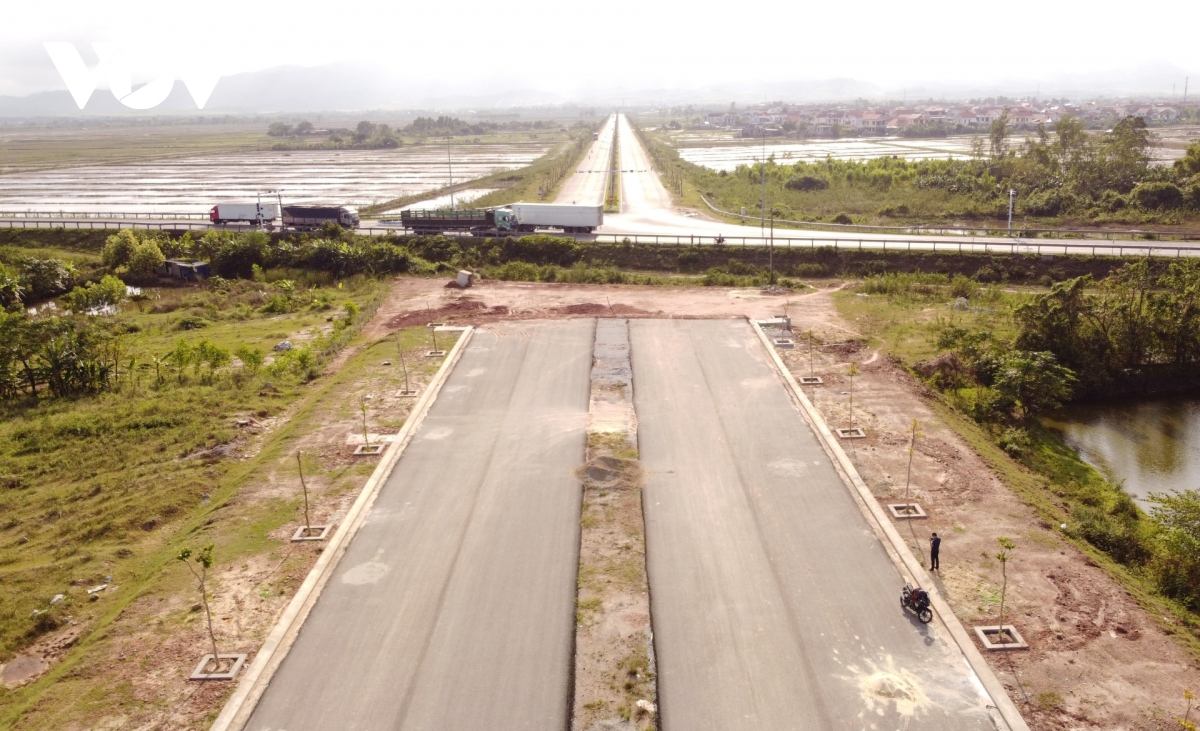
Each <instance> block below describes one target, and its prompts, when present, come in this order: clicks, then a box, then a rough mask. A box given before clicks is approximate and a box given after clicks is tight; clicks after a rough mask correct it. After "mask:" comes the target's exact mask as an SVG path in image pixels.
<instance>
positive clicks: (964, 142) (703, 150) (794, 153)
mask: <svg viewBox="0 0 1200 731" xmlns="http://www.w3.org/2000/svg"><path fill="white" fill-rule="evenodd" d="M974 139H975V138H974V137H972V136H962V137H944V138H933V139H906V138H903V137H869V138H847V139H839V140H798V141H794V142H780V141H778V140H776V141H772V140H770V139H768V140H767V144H766V155H767V157H768V158H770V157H771V156H774V158H775V161H776V162H779V163H786V162H789V161H790V162H801V161H804V162H814V161H819V160H824V159H825V158H826V157H831V158H834V159H835V160H870V159H872V158H877V157H892V156H895V157H898V158H901V159H904V160H928V159H941V160H945V159H951V158H952V159H956V160H963V159H967V158H969V157H970V156H971V145H972V142H973V141H974ZM675 140H676V144H680V145H688V144H694V145H699V144H700V140H699V139H689V138H684V137H676V138H675ZM1023 140H1024V137H1023V136H1022V137H1013V138H1011V139H1010V144H1011V145H1013V146H1014V147H1017V146H1019V145H1020V144H1021V142H1022V141H1023ZM714 141H715V144H713V145H703V146H696V147H680V149H679V156H680V157H682V158H683V159H684V160H686V161H688V162H691V163H695V164H696V165H703V166H705V167H707V168H711V169H713V170H728V171H733V170H734V169H736V168H737V166H738V165H753V164H755V163H757V162H758V161H759V160H761V159H762V158H763V151H764V148H763V145H762V144H761V143H760V144H752V143H748V142H747V141H745V140H742V141H740V142H735V141H734V139H733V138H732V137H730V138H729V139H728V140H714ZM984 149H985V150H986V149H987V147H986V140H985V145H984ZM1150 156H1151V158H1152V159H1153V160H1154V161H1155V162H1157V163H1159V164H1167V163H1169V162H1171V161H1173V160H1175V159H1177V158H1179V157H1182V156H1183V150H1182V149H1172V148H1165V147H1155V148H1152V149H1151V150H1150Z"/></svg>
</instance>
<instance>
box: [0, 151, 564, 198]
mask: <svg viewBox="0 0 1200 731" xmlns="http://www.w3.org/2000/svg"><path fill="white" fill-rule="evenodd" d="M547 149H548V148H547V146H546V145H545V144H544V143H537V144H520V143H516V144H495V145H463V146H461V147H458V148H455V149H453V151H452V153H453V164H454V180H455V181H456V182H462V181H466V180H471V179H473V178H480V177H483V176H484V175H488V174H491V173H493V172H496V171H500V170H512V169H515V168H519V167H523V166H525V165H528V164H529V163H531V162H533V161H534V160H536V159H537V158H539V157H541V156H542V155H543V154H545V153H546V151H547ZM448 178H449V172H448V170H447V167H446V148H445V147H442V148H437V147H434V146H410V147H404V148H401V149H398V150H313V151H299V150H298V151H292V152H274V151H272V152H256V153H238V154H222V155H211V156H205V157H191V158H183V159H178V160H154V161H147V162H136V163H130V164H127V165H92V166H86V167H76V168H63V169H58V170H44V171H35V172H34V171H31V172H21V173H12V174H9V175H0V211H2V212H23V211H45V212H57V211H69V212H130V213H162V212H168V213H204V212H207V211H208V210H209V209H210V208H212V206H213V204H214V203H216V202H218V201H224V200H247V201H253V200H254V196H255V193H256V192H258V191H262V190H281V191H282V193H283V202H284V204H285V205H286V204H289V203H334V204H341V205H359V206H362V205H366V204H370V203H380V202H383V201H387V200H391V199H392V198H400V197H402V196H406V195H412V194H414V193H421V192H424V191H427V190H436V189H437V188H441V187H442V186H444V185H446V183H447V181H448Z"/></svg>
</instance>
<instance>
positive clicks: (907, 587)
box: [900, 583, 933, 624]
mask: <svg viewBox="0 0 1200 731" xmlns="http://www.w3.org/2000/svg"><path fill="white" fill-rule="evenodd" d="M900 606H901V607H903V608H905V609H911V610H912V611H914V612H916V614H917V619H919V620H921V621H922V622H924V623H925V624H929V623H930V622H931V621H933V610H932V609H930V608H929V594H928V593H926V591H925V590H924V589H921V588H917V587H914V586H913V585H912V584H909V583H905V584H904V588H903V589H901V590H900Z"/></svg>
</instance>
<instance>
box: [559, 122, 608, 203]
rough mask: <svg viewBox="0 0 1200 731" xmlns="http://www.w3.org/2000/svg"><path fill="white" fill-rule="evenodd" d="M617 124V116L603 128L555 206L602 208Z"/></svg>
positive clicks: (563, 189)
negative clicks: (569, 204)
mask: <svg viewBox="0 0 1200 731" xmlns="http://www.w3.org/2000/svg"><path fill="white" fill-rule="evenodd" d="M615 125H616V115H613V116H610V117H609V118H608V119H607V120H606V121H605V122H604V124H603V125H602V126H601V127H600V136H599V138H598V139H597V140H596V141H595V142H593V143H592V147H591V149H590V150H588V153H587V155H585V156H584V158H583V161H582V162H580V163H579V167H577V168H576V169H575V172H574V173H573V174H572V175H571V177H569V178H567V181H566V182H565V183H563V187H562V189H561V190H560V191H559V194H558V197H557V198H555V199H554V202H555V203H577V204H579V205H581V206H582V205H591V206H598V205H601V204H603V203H604V193H605V191H606V190H607V189H608V171H609V163H610V162H611V157H612V144H613V138H614V134H613V132H614V128H615Z"/></svg>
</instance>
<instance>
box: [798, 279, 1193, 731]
mask: <svg viewBox="0 0 1200 731" xmlns="http://www.w3.org/2000/svg"><path fill="white" fill-rule="evenodd" d="M790 314H791V316H792V326H793V331H794V332H795V333H796V334H797V335H798V336H800V335H802V333H804V332H805V331H809V330H812V331H814V332H815V335H816V338H817V340H818V343H823V345H819V346H818V348H817V349H816V352H815V354H814V364H815V374H816V375H817V376H820V377H822V378H823V379H824V381H825V383H824V385H823V386H820V387H815V389H814V388H812V387H810V388H806V393H809V394H812V395H814V396H815V398H814V399H813V400H814V402H815V404H816V406H817V408H818V409H820V411H821V413H822V415H823V416H824V417H825V418H826V420H827V421H828V422H829V424H830V426H833V427H836V426H839V425H843V424H844V423H845V422H847V421H848V406H847V401H848V397H847V391H848V387H849V382H848V378H847V377H846V372H847V369H848V367H849V364H850V363H851V362H852V361H853V362H856V363H858V364H859V368H860V371H861V372H860V374H859V375H858V376H856V377H855V379H854V410H855V416H854V422H855V425H856V426H860V425H861V426H863V427H865V429H866V431H867V435H868V436H867V438H866V439H863V440H856V441H852V442H850V441H848V442H846V443H845V446H846V451H847V453H848V454H849V455H850V457H851V459H852V460H853V461H854V463H855V465H856V466H857V468H858V471H859V473H860V474H861V475H862V477H863V479H864V480H865V481H866V482H867V484H868V485H869V486H870V488H871V490H872V492H873V493H874V494H875V496H876V497H877V498H878V499H879V500H880V502H881V503H884V504H886V503H888V502H902V501H903V500H902V499H903V497H904V489H905V480H906V469H907V465H908V446H909V436H908V435H909V434H910V433H911V428H912V421H913V419H916V420H918V422H919V424H920V426H919V431H920V433H921V434H922V436H921V437H920V438H919V439H918V440H917V444H916V449H915V453H914V455H913V461H912V481H911V492H910V497H911V499H912V501H914V502H917V503H919V504H920V505H921V507H922V508H923V509H924V510H925V512H926V513H927V514H928V516H929V517H928V518H926V519H924V520H914V521H897V529H898V530H899V531H900V534H901V535H902V536H904V537H905V538H906V539H907V540H908V542H909V544H910V546H911V547H912V548H913V550H914V551H915V552H916V553H917V555H919V556H921V555H923V556H925V563H926V565H928V546H929V536H930V533H931V532H934V531H936V532H937V533H938V535H939V536H942V537H943V539H944V540H943V542H942V549H941V569H940V571H939V572H937V574H936V575H935V578H934V580H935V581H936V582H937V584H938V588H939V589H941V590H942V593H943V595H944V596H945V597H946V598H947V599H948V600H949V602H950V604H951V606H952V607H953V608H954V611H955V613H956V614H957V615H958V617H959V619H960V620H961V621H962V622H963V624H965V625H966V626H967V627H968V628H971V627H973V626H976V625H980V624H994V623H995V621H996V619H997V610H998V609H999V601H1000V586H1001V574H1000V566H999V564H998V563H997V562H996V561H995V560H994V558H993V556H994V554H995V553H996V551H997V550H998V545H997V538H998V537H1000V536H1006V537H1009V538H1011V539H1012V540H1013V541H1015V543H1016V544H1017V549H1016V551H1014V552H1013V556H1012V559H1011V560H1010V561H1009V563H1008V593H1007V597H1006V600H1005V605H1006V608H1005V623H1011V624H1014V625H1016V627H1017V628H1018V630H1019V631H1020V632H1021V633H1022V635H1023V636H1024V638H1025V639H1026V641H1027V642H1029V645H1030V649H1029V650H1028V651H1016V652H1007V653H1003V654H997V653H986V654H985V657H986V659H987V660H988V662H989V663H990V664H991V666H992V668H993V669H994V670H995V672H996V673H997V675H998V676H999V677H1000V679H1001V681H1002V682H1003V683H1004V685H1005V687H1006V688H1008V691H1009V695H1010V696H1011V698H1012V699H1013V701H1014V702H1015V703H1016V704H1017V706H1018V708H1020V710H1021V713H1022V714H1023V715H1024V716H1025V718H1026V720H1027V721H1028V722H1029V725H1030V727H1031V728H1033V729H1039V730H1041V729H1046V730H1051V729H1054V730H1059V729H1062V730H1066V729H1072V730H1074V729H1116V728H1119V729H1146V730H1150V729H1167V728H1177V724H1175V721H1174V718H1175V717H1176V716H1182V714H1183V710H1184V701H1183V691H1184V689H1185V688H1197V687H1200V671H1198V670H1197V668H1196V665H1195V662H1194V660H1193V658H1192V657H1191V655H1190V654H1189V652H1188V651H1187V650H1185V649H1184V648H1183V647H1181V646H1180V644H1179V643H1178V642H1177V641H1176V640H1174V639H1173V638H1172V637H1171V636H1170V635H1169V634H1168V633H1167V631H1164V629H1163V627H1162V626H1161V625H1160V623H1159V622H1156V620H1155V618H1154V617H1152V616H1151V615H1150V614H1149V613H1148V612H1147V610H1146V609H1144V608H1143V607H1142V606H1141V605H1139V604H1138V602H1137V601H1135V600H1134V598H1133V597H1131V596H1130V595H1129V593H1128V592H1127V591H1126V590H1125V589H1124V588H1122V587H1121V586H1120V584H1118V583H1117V581H1115V580H1114V579H1113V578H1112V577H1111V576H1110V575H1109V574H1108V573H1106V572H1105V571H1104V570H1103V569H1101V568H1100V567H1099V566H1097V565H1096V563H1095V562H1094V561H1093V560H1092V559H1091V558H1089V557H1088V556H1087V555H1085V554H1084V553H1082V552H1080V551H1079V550H1078V549H1077V548H1075V546H1074V545H1073V544H1071V543H1070V542H1069V541H1067V540H1066V539H1065V538H1063V537H1062V536H1061V535H1060V534H1059V533H1058V532H1057V531H1056V527H1055V526H1052V525H1050V524H1049V523H1046V522H1044V521H1041V520H1039V518H1038V516H1037V514H1036V512H1035V511H1034V510H1033V509H1032V508H1031V507H1029V506H1028V505H1026V504H1025V503H1024V502H1023V501H1022V500H1021V498H1020V497H1018V496H1017V494H1015V493H1014V492H1013V491H1012V490H1011V489H1010V488H1009V487H1008V486H1007V485H1006V484H1005V483H1004V482H1003V480H1002V479H1001V478H1000V477H999V476H998V475H997V474H996V473H995V472H994V471H993V470H992V469H991V468H990V467H989V466H988V464H987V463H986V462H985V461H984V459H983V458H982V457H980V455H979V454H977V453H976V452H975V451H974V450H973V449H972V448H971V446H970V444H969V443H968V441H967V440H966V439H964V438H963V436H961V435H960V431H959V430H956V429H955V428H954V425H952V424H951V422H950V421H949V420H951V419H955V418H957V417H956V416H955V415H954V414H952V413H949V412H946V411H944V410H943V409H942V408H940V405H939V404H937V402H936V400H935V399H934V397H933V394H931V393H930V392H929V391H928V390H927V389H926V388H925V387H924V386H923V385H922V384H921V383H919V382H918V381H916V380H915V379H914V378H912V377H911V376H910V375H909V374H908V373H907V372H905V371H904V370H902V369H901V368H899V367H897V366H896V365H895V364H894V363H893V362H892V361H891V359H890V358H888V357H887V356H886V355H885V354H882V353H879V352H872V351H869V350H866V349H864V348H863V347H862V346H861V341H860V340H858V339H856V336H857V333H855V332H854V330H853V328H852V327H851V324H850V323H846V322H844V321H842V320H841V318H839V317H838V315H837V313H836V310H835V308H834V303H833V298H832V295H831V294H830V293H820V294H817V295H815V296H811V297H805V298H801V299H799V300H797V301H794V303H793V305H792V307H791V309H790ZM782 354H783V358H784V361H785V362H786V363H787V364H788V367H789V368H790V369H791V370H792V372H793V373H794V374H795V375H797V376H807V375H809V354H808V350H807V348H806V346H805V345H804V339H803V337H800V338H799V342H798V347H797V349H796V350H794V351H783V353H782ZM957 426H959V427H960V429H969V428H972V427H973V425H971V424H968V423H966V422H963V423H960V424H958V425H957ZM1164 619H1165V618H1164ZM1166 621H1169V620H1166ZM1168 629H1169V628H1168ZM980 649H981V650H982V647H980Z"/></svg>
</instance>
